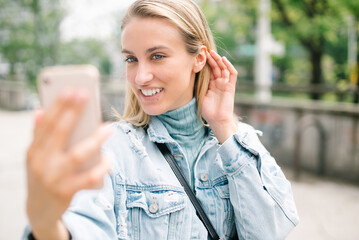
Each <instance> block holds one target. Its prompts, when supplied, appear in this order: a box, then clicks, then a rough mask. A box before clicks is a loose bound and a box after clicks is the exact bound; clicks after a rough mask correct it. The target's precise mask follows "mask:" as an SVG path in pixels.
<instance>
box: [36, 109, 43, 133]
mask: <svg viewBox="0 0 359 240" xmlns="http://www.w3.org/2000/svg"><path fill="white" fill-rule="evenodd" d="M43 117H44V110H42V109H40V108H39V109H35V110H34V134H35V131H36V129H37V128H38V127H39V125H40V123H41V120H42V118H43Z"/></svg>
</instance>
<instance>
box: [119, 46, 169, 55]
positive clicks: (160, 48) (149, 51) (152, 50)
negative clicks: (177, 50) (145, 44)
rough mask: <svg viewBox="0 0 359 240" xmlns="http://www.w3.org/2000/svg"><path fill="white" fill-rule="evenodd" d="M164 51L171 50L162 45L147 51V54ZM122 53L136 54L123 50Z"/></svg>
mask: <svg viewBox="0 0 359 240" xmlns="http://www.w3.org/2000/svg"><path fill="white" fill-rule="evenodd" d="M163 49H169V48H168V47H165V46H162V45H159V46H155V47H151V48H149V49H147V50H146V54H148V53H151V52H154V51H157V50H163ZM122 53H127V54H134V53H133V52H131V51H130V50H127V49H123V50H122Z"/></svg>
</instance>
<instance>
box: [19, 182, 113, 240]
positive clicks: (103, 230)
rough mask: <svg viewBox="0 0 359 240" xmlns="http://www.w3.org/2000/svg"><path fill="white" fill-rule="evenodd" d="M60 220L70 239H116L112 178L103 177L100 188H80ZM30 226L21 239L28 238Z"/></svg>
mask: <svg viewBox="0 0 359 240" xmlns="http://www.w3.org/2000/svg"><path fill="white" fill-rule="evenodd" d="M62 220H63V222H64V224H65V226H66V228H67V229H68V230H69V232H70V234H71V237H72V238H71V239H72V240H81V239H88V240H92V239H93V240H97V239H104V240H105V239H109V240H110V239H111V240H112V239H117V234H116V220H115V214H114V195H113V187H112V180H111V177H110V176H109V175H107V176H105V178H104V186H103V188H102V189H100V190H82V191H80V192H78V193H76V195H75V196H74V198H73V199H72V201H71V204H70V207H69V208H68V209H67V210H66V212H65V213H64V214H63V216H62ZM30 231H31V226H29V225H28V226H27V227H26V228H25V231H24V233H23V236H22V239H23V240H26V239H28V235H29V234H30Z"/></svg>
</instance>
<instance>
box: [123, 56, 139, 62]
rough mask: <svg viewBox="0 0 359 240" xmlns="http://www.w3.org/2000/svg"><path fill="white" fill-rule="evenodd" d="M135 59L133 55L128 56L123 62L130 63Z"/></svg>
mask: <svg viewBox="0 0 359 240" xmlns="http://www.w3.org/2000/svg"><path fill="white" fill-rule="evenodd" d="M136 61H137V59H136V58H135V57H128V58H126V59H125V62H128V63H132V62H136Z"/></svg>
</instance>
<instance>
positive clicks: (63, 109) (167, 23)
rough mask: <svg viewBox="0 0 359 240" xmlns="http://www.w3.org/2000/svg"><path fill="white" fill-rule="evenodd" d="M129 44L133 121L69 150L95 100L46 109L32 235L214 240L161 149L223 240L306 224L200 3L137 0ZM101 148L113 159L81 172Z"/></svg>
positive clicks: (36, 146)
mask: <svg viewBox="0 0 359 240" xmlns="http://www.w3.org/2000/svg"><path fill="white" fill-rule="evenodd" d="M121 44H122V52H123V55H124V59H125V61H126V72H127V81H128V89H127V96H126V107H125V112H124V115H123V116H122V118H123V119H124V120H125V121H120V122H117V123H114V124H112V127H108V126H104V127H101V128H100V129H98V130H97V131H96V132H95V133H94V135H93V136H91V137H89V138H88V139H85V140H83V141H82V142H81V143H79V144H78V145H76V146H74V147H72V148H71V149H69V150H66V151H65V150H64V146H65V144H66V141H67V139H68V136H69V134H70V133H71V130H72V129H73V128H74V126H75V125H76V120H77V119H78V118H79V115H80V113H81V109H82V108H83V106H84V104H85V103H86V100H87V97H86V94H84V93H78V92H74V91H70V90H69V91H67V92H65V93H64V94H63V95H62V96H60V97H59V98H58V99H57V101H56V103H55V104H54V105H53V107H52V108H51V109H50V110H49V111H47V112H45V113H39V114H37V117H36V125H35V131H34V140H33V143H32V145H31V146H30V148H29V150H28V157H27V173H28V199H27V214H28V217H29V220H30V226H29V228H28V229H27V230H26V232H25V234H24V237H25V238H26V237H29V236H30V237H34V238H35V239H70V238H72V239H207V238H208V232H207V230H206V228H205V227H204V225H203V223H202V222H201V221H200V219H199V218H198V217H197V215H196V212H195V209H194V207H193V205H192V203H191V202H190V200H189V198H188V197H187V195H186V193H185V192H184V190H183V188H182V187H181V185H180V183H179V181H178V180H177V178H176V176H175V175H174V173H173V172H172V170H171V168H170V166H169V165H168V163H167V162H166V160H165V158H164V157H163V155H162V154H161V152H160V151H159V149H158V148H157V146H156V144H155V143H156V142H159V143H165V144H166V146H167V147H168V148H169V149H170V152H171V154H172V155H173V156H174V158H175V160H176V161H177V163H178V164H179V166H180V169H181V171H182V172H183V174H184V176H185V177H186V179H187V181H188V182H189V183H190V186H191V188H192V190H193V191H194V192H195V195H196V197H197V198H198V199H199V201H200V202H201V204H202V206H203V208H204V210H205V212H206V214H207V216H208V217H209V219H210V221H211V223H212V224H213V226H214V228H215V229H216V231H217V233H218V234H219V236H220V237H221V239H231V238H233V237H236V238H238V239H284V238H285V237H286V236H287V234H288V233H289V232H290V230H291V229H292V228H293V227H294V226H295V225H296V224H297V223H298V217H297V213H296V208H295V204H294V201H293V196H292V191H291V186H290V183H289V182H288V181H287V180H286V178H285V177H284V175H283V173H282V171H281V169H280V168H279V167H278V165H277V164H276V162H275V160H274V159H273V158H272V157H271V156H270V154H269V153H268V152H267V150H266V149H265V148H264V147H263V146H262V144H261V143H260V141H259V139H258V137H257V135H256V131H255V130H254V129H253V128H252V127H251V126H249V125H247V124H244V123H241V122H238V121H237V119H236V118H235V117H234V115H233V106H234V94H235V85H236V78H237V72H236V70H235V68H234V67H233V66H232V64H231V63H230V62H229V61H228V60H227V59H226V58H225V57H220V56H219V55H218V54H217V53H216V52H215V45H214V42H213V39H212V35H211V32H210V29H209V28H208V25H207V22H206V20H205V17H204V16H203V14H202V12H201V11H200V9H199V8H198V6H197V5H196V4H195V3H194V2H193V1H191V0H138V1H136V2H134V3H133V4H132V5H131V7H130V8H129V9H128V11H127V14H126V16H125V18H124V20H123V25H122V41H121ZM110 135H111V137H109V136H110ZM108 137H109V139H108V140H107V141H106V142H105V143H104V141H105V140H106V139H107V138H108ZM101 147H102V152H103V156H107V158H106V157H103V158H102V159H101V160H100V161H99V162H97V163H96V164H95V165H94V166H92V167H91V168H89V169H87V170H83V166H84V165H85V164H86V162H87V161H88V160H89V159H90V158H91V156H93V155H94V154H97V153H98V152H99V151H100V149H101ZM108 159H111V161H110V160H108ZM110 162H111V164H110ZM99 186H101V189H99V190H95V189H94V190H84V189H89V188H97V187H99ZM80 190H81V191H80Z"/></svg>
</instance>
